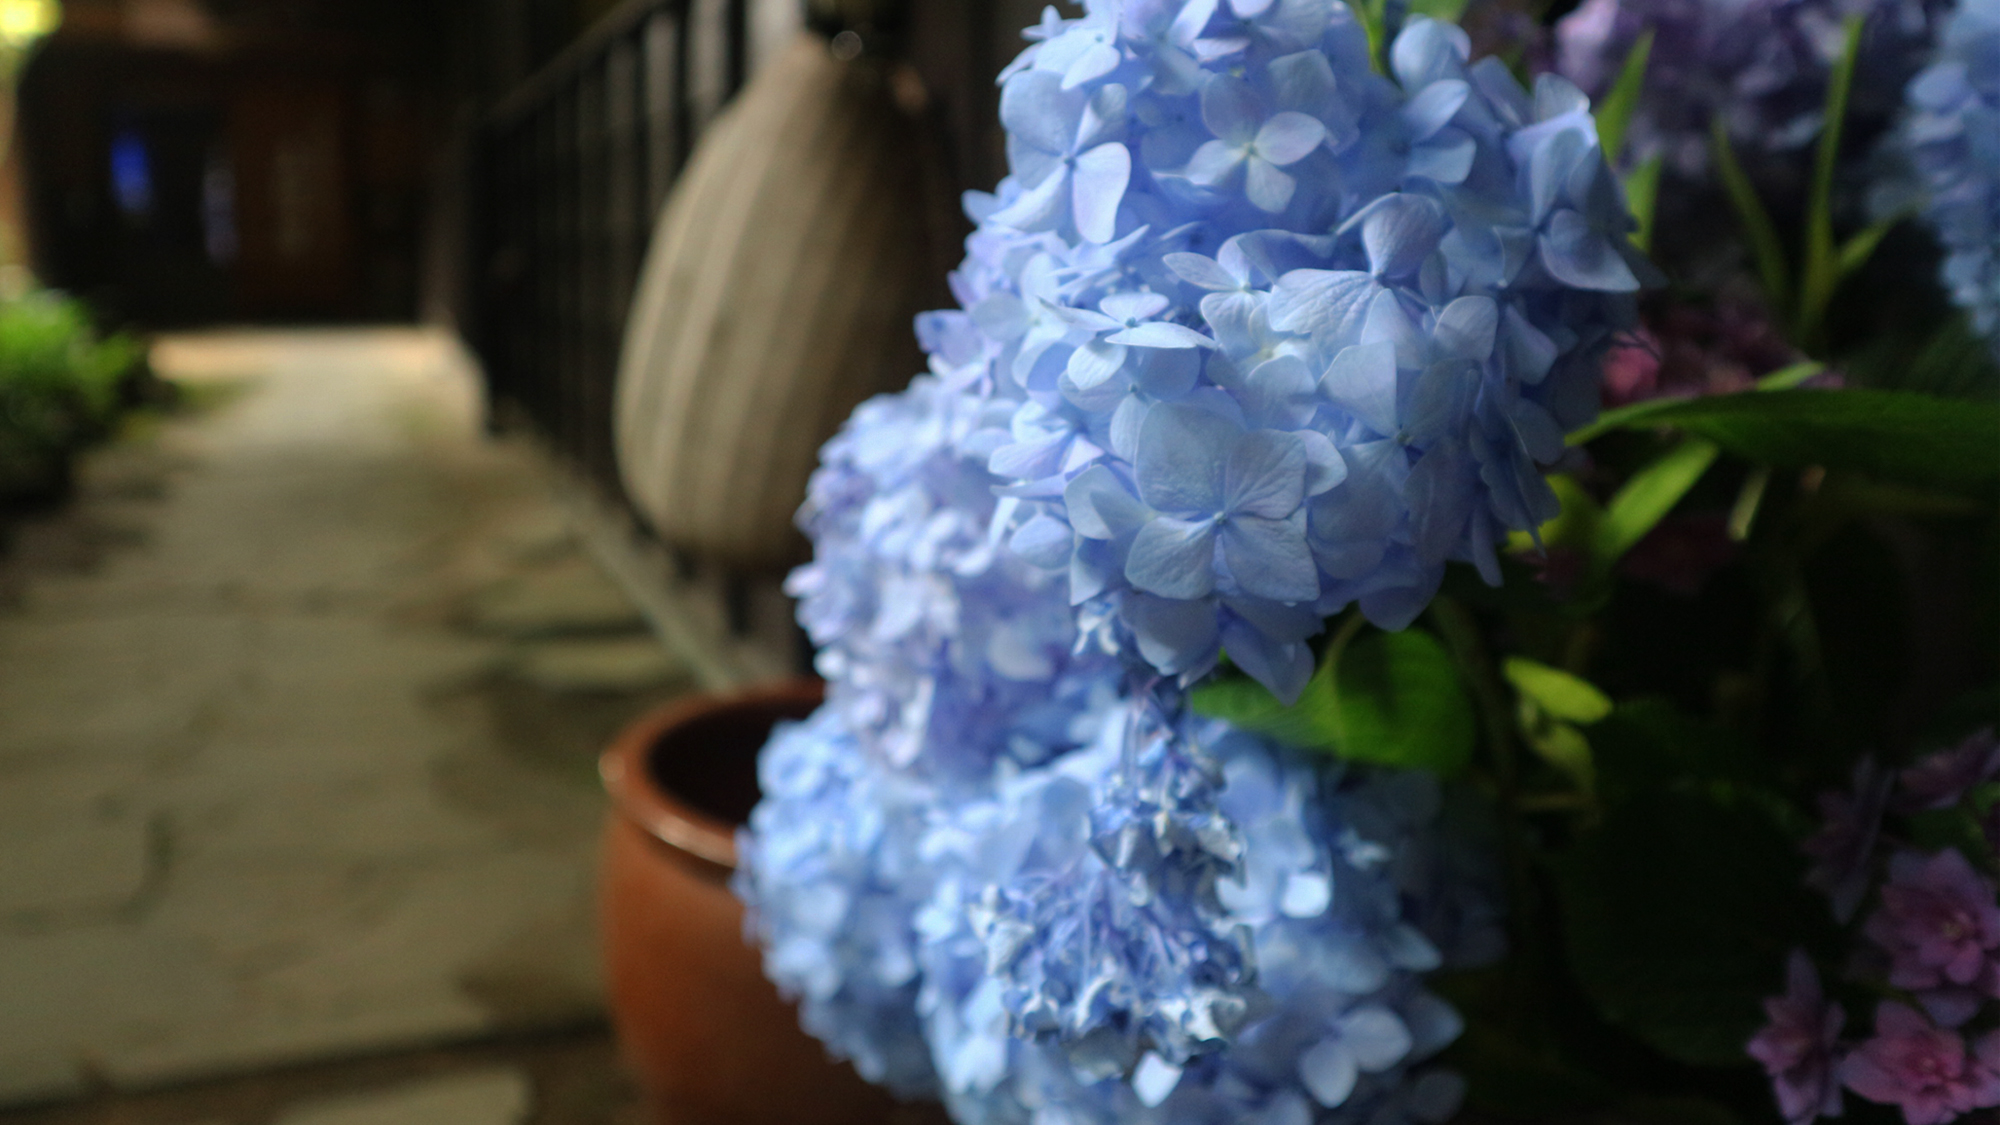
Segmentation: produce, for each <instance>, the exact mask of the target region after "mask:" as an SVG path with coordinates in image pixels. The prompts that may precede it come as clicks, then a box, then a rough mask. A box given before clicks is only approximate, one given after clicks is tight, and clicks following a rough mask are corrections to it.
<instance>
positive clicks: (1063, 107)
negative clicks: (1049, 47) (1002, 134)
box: [1000, 70, 1086, 153]
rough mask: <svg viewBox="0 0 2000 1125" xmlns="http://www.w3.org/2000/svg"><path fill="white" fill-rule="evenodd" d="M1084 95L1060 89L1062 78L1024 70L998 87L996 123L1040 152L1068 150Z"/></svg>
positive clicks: (1042, 72) (1081, 114) (1013, 136)
mask: <svg viewBox="0 0 2000 1125" xmlns="http://www.w3.org/2000/svg"><path fill="white" fill-rule="evenodd" d="M1085 103H1086V99H1085V97H1084V95H1082V94H1079V93H1070V92H1067V91H1065V90H1064V89H1063V88H1062V79H1061V78H1059V77H1058V76H1056V75H1053V74H1050V73H1048V72H1046V71H1040V70H1024V71H1022V72H1021V73H1019V74H1016V75H1014V76H1013V77H1012V78H1009V79H1008V80H1007V84H1006V85H1004V86H1002V87H1001V88H1000V122H1001V124H1003V125H1005V126H1006V127H1007V132H1008V134H1009V136H1010V137H1012V138H1013V139H1015V140H1018V141H1021V142H1022V143H1024V144H1028V145H1031V146H1033V147H1035V148H1037V149H1040V150H1041V151H1043V152H1054V153H1062V152H1068V151H1069V146H1070V142H1071V141H1072V140H1073V139H1074V138H1075V137H1076V127H1077V122H1078V120H1079V119H1080V118H1081V117H1082V116H1083V108H1084V105H1085Z"/></svg>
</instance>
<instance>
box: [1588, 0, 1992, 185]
mask: <svg viewBox="0 0 2000 1125" xmlns="http://www.w3.org/2000/svg"><path fill="white" fill-rule="evenodd" d="M1951 8H1952V4H1951V2H1950V0H1748V2H1741V0H1585V2H1584V3H1583V4H1582V5H1581V6H1579V7H1578V8H1577V9H1576V10H1575V11H1574V12H1572V13H1571V14H1569V15H1568V16H1565V17H1564V18H1563V19H1562V21H1561V22H1560V23H1558V24H1557V26H1556V40H1557V51H1556V69H1557V70H1558V71H1559V72H1560V73H1562V74H1564V75H1567V76H1568V77H1569V78H1570V79H1571V80H1572V81H1574V82H1575V83H1576V84H1577V85H1578V86H1580V87H1582V88H1583V89H1584V90H1585V91H1587V92H1589V93H1591V94H1592V95H1602V94H1603V93H1605V92H1606V91H1607V90H1609V89H1610V87H1611V84H1612V82H1613V81H1615V80H1616V79H1617V77H1618V73H1619V71H1620V69H1621V68H1622V67H1623V66H1624V64H1625V59H1626V56H1627V55H1629V54H1630V53H1631V50H1632V47H1633V45H1634V44H1635V43H1636V42H1637V41H1638V38H1639V36H1640V35H1641V34H1642V33H1643V32H1645V31H1647V30H1648V29H1650V30H1651V31H1652V32H1653V33H1654V37H1655V38H1654V42H1653V50H1652V54H1651V57H1650V60H1649V62H1648V65H1647V68H1646V85H1645V93H1644V96H1643V97H1641V98H1640V100H1639V108H1638V112H1637V113H1636V115H1635V116H1634V118H1633V120H1632V124H1631V132H1630V134H1629V137H1630V144H1631V146H1632V153H1633V155H1634V156H1635V157H1637V158H1638V159H1646V158H1649V157H1652V156H1656V155H1657V156H1660V157H1662V158H1664V160H1665V161H1666V165H1667V167H1668V168H1669V169H1671V170H1672V171H1674V172H1676V173H1677V174H1679V175H1681V176H1683V177H1686V178H1689V179H1700V178H1703V177H1705V176H1706V175H1707V173H1708V163H1709V145H1710V140H1709V130H1710V128H1711V125H1710V122H1711V121H1712V120H1713V119H1715V118H1717V117H1720V118H1721V120H1722V121H1723V123H1724V125H1725V127H1726V128H1727V130H1728V133H1729V137H1730V140H1731V142H1732V144H1733V145H1734V147H1735V148H1736V150H1737V152H1738V154H1739V156H1741V157H1742V158H1743V160H1744V163H1745V165H1746V166H1747V167H1748V168H1749V169H1750V171H1751V173H1752V175H1753V176H1756V177H1757V178H1758V179H1759V180H1760V181H1761V183H1762V186H1763V187H1764V188H1765V189H1766V190H1767V191H1777V192H1780V193H1783V194H1793V193H1796V192H1798V191H1800V190H1801V189H1802V188H1803V185H1804V176H1805V173H1806V171H1807V168H1806V164H1807V160H1806V159H1805V154H1806V153H1808V152H1809V151H1810V147H1811V145H1812V143H1813V142H1814V141H1815V140H1816V139H1817V138H1818V136H1819V133H1820V128H1821V126H1822V125H1823V124H1824V122H1823V120H1822V119H1823V117H1824V115H1825V104H1826V91H1827V82H1828V78H1829V76H1830V75H1831V73H1832V69H1833V64H1834V62H1835V61H1836V60H1837V59H1838V58H1839V55H1840V51H1841V46H1842V31H1841V21H1842V20H1843V19H1844V18H1846V17H1847V16H1849V15H1860V16H1863V17H1865V19H1866V21H1867V22H1866V23H1865V24H1864V25H1863V32H1862V42H1861V52H1860V55H1859V58H1858V60H1857V69H1856V74H1855V82H1854V86H1853V88H1852V91H1851V93H1850V100H1849V103H1848V121H1847V122H1846V125H1845V130H1846V136H1847V137H1848V138H1849V139H1851V140H1853V141H1854V142H1856V143H1858V144H1861V145H1865V144H1867V143H1868V141H1869V140H1870V139H1871V138H1873V137H1875V136H1877V135H1879V134H1880V133H1881V132H1882V131H1883V130H1884V129H1886V128H1887V127H1888V125H1889V124H1890V122H1891V121H1892V120H1893V118H1894V116H1895V114H1896V111H1897V109H1898V107H1897V105H1896V94H1897V92H1898V91H1900V90H1901V89H1902V88H1903V85H1904V83H1906V82H1908V81H1909V80H1910V77H1911V76H1912V75H1914V74H1916V73H1917V71H1918V70H1919V69H1920V68H1922V67H1923V65H1924V64H1925V62H1926V61H1927V60H1928V57H1929V53H1930V49H1931V44H1932V41H1933V39H1934V37H1935V35H1936V29H1937V25H1938V24H1939V23H1941V22H1942V20H1943V19H1944V16H1945V14H1946V13H1947V12H1949V11H1950V10H1951Z"/></svg>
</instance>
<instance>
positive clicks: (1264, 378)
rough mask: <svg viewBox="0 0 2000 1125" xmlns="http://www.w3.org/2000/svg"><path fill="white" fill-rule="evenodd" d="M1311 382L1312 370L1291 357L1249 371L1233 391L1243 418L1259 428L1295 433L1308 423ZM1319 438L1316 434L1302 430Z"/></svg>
mask: <svg viewBox="0 0 2000 1125" xmlns="http://www.w3.org/2000/svg"><path fill="white" fill-rule="evenodd" d="M1314 384H1315V381H1314V379H1313V375H1312V368H1310V367H1307V366H1306V361H1305V360H1303V359H1300V358H1299V357H1298V356H1295V355H1281V356H1278V357H1276V358H1274V359H1267V360H1265V361H1264V362H1263V363H1260V364H1258V365H1257V366H1256V367H1253V368H1251V369H1250V374H1248V375H1246V376H1244V377H1243V385H1242V386H1241V387H1240V388H1235V393H1236V395H1237V398H1238V399H1239V400H1241V401H1242V403H1243V411H1244V414H1245V415H1246V416H1248V417H1250V418H1252V419H1254V420H1256V421H1257V423H1258V424H1260V425H1265V426H1269V427H1271V428H1273V429H1279V430H1295V429H1299V428H1300V427H1302V426H1304V425H1305V424H1306V423H1307V422H1309V421H1311V419H1312V413H1313V409H1314V403H1313V401H1312V400H1313V391H1314V390H1315V385H1314ZM1302 432H1303V433H1310V434H1313V435H1314V436H1316V437H1317V436H1323V435H1321V434H1319V432H1318V431H1316V430H1304V431H1302Z"/></svg>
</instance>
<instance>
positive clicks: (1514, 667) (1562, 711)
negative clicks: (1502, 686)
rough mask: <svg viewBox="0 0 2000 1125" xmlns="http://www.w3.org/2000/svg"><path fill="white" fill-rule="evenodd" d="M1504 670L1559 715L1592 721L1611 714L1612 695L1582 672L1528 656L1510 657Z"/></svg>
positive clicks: (1517, 686)
mask: <svg viewBox="0 0 2000 1125" xmlns="http://www.w3.org/2000/svg"><path fill="white" fill-rule="evenodd" d="M1500 670H1501V672H1502V673H1503V674H1505V675H1506V677H1507V682H1508V683H1510V684H1513V685H1514V690H1515V691H1518V692H1520V693H1521V694H1522V695H1524V696H1526V697H1528V698H1529V699H1531V700H1533V701H1534V702H1535V705H1536V706H1537V707H1540V708H1541V709H1542V710H1543V711H1546V712H1548V713H1549V714H1550V715H1552V716H1554V717H1555V718H1558V719H1566V720H1568V721H1569V722H1572V723H1583V724H1585V725H1588V724H1590V723H1595V722H1597V721H1599V720H1601V719H1603V718H1604V717H1605V716H1606V715H1609V714H1611V697H1610V696H1608V695H1605V694H1604V693H1603V692H1601V691H1599V690H1597V688H1596V686H1595V685H1593V684H1592V683H1591V682H1590V681H1589V680H1586V679H1584V678H1583V677H1581V676H1574V675H1571V674H1570V673H1568V672H1565V671H1563V670H1562V669H1560V668H1551V667H1549V666H1548V665H1546V664H1543V663H1541V662H1539V661H1535V660H1529V659H1528V658H1527V657H1525V656H1510V657H1508V658H1507V659H1506V660H1505V661H1503V662H1502V663H1501V665H1500Z"/></svg>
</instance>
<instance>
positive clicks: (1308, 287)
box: [1264, 270, 1376, 343]
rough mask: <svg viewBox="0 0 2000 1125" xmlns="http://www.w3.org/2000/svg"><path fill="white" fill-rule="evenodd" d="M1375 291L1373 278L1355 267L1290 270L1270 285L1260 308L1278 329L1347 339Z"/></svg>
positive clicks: (1317, 337) (1356, 330)
mask: <svg viewBox="0 0 2000 1125" xmlns="http://www.w3.org/2000/svg"><path fill="white" fill-rule="evenodd" d="M1375 291H1376V284H1375V279H1374V278H1373V277H1371V276H1369V275H1368V274H1365V273H1362V272H1361V271H1359V270H1293V271H1291V272H1290V273H1287V274H1286V275H1285V276H1283V277H1281V278H1279V279H1278V283H1277V284H1276V285H1275V286H1273V287H1272V289H1271V299H1270V301H1268V302H1267V303H1266V304H1265V306H1264V311H1265V313H1266V314H1267V315H1268V316H1269V317H1270V318H1271V327H1273V328H1275V329H1277V330H1278V331H1280V332H1296V333H1299V334H1300V335H1309V336H1311V337H1312V338H1313V340H1314V342H1315V343H1339V342H1347V341H1349V340H1351V338H1352V337H1354V336H1357V335H1358V334H1359V333H1360V331H1361V325H1362V320H1363V318H1364V317H1366V316H1367V315H1368V301H1369V299H1370V298H1371V297H1373V296H1374V295H1375Z"/></svg>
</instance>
